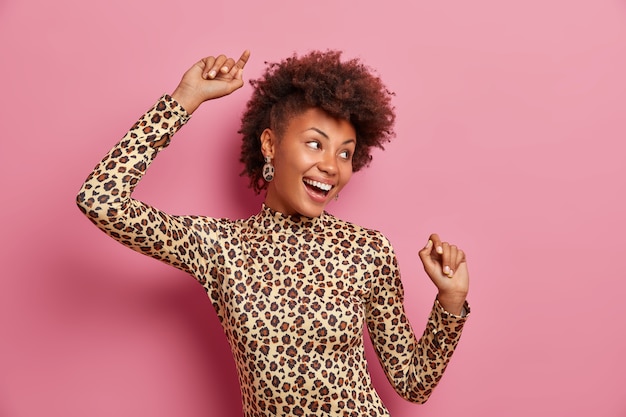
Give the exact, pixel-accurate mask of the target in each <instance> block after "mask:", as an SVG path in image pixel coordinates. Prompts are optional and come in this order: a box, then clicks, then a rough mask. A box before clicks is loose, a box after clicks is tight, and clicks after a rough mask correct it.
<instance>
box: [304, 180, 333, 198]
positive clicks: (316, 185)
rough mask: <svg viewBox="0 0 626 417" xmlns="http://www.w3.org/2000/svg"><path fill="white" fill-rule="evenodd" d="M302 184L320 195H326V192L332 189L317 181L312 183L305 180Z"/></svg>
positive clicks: (330, 186)
mask: <svg viewBox="0 0 626 417" xmlns="http://www.w3.org/2000/svg"><path fill="white" fill-rule="evenodd" d="M303 181H304V184H305V185H306V186H307V187H308V188H309V189H311V190H313V191H315V192H317V193H321V194H323V195H327V194H328V192H329V191H330V190H331V189H332V188H333V186H332V185H330V184H325V183H323V182H319V181H313V180H310V179H308V178H305V179H304V180H303Z"/></svg>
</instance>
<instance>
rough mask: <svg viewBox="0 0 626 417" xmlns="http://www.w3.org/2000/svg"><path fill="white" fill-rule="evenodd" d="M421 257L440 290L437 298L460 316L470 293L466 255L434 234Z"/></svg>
mask: <svg viewBox="0 0 626 417" xmlns="http://www.w3.org/2000/svg"><path fill="white" fill-rule="evenodd" d="M419 256H420V259H421V260H422V263H423V264H424V270H425V271H426V273H427V274H428V276H429V277H430V279H431V280H432V281H433V283H434V284H435V286H437V289H438V290H439V294H438V295H437V298H438V299H439V303H440V304H441V306H442V307H443V308H444V309H445V310H446V311H448V312H450V313H452V314H460V313H461V310H462V308H463V305H464V303H465V297H466V296H467V292H468V291H469V273H468V271H467V262H466V259H465V253H464V252H463V251H462V250H461V249H459V248H457V247H456V246H455V245H451V244H449V243H448V242H442V241H441V239H440V238H439V235H437V234H432V235H430V238H429V239H428V243H427V244H426V246H425V247H424V248H423V249H422V250H421V251H420V252H419Z"/></svg>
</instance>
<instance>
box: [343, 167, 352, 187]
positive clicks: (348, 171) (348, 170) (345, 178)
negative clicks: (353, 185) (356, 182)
mask: <svg viewBox="0 0 626 417" xmlns="http://www.w3.org/2000/svg"><path fill="white" fill-rule="evenodd" d="M350 178H352V165H348V166H346V168H345V169H344V170H342V172H341V182H342V183H343V185H346V184H347V183H348V182H350Z"/></svg>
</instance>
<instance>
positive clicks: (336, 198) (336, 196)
mask: <svg viewBox="0 0 626 417" xmlns="http://www.w3.org/2000/svg"><path fill="white" fill-rule="evenodd" d="M337 200H339V193H337V194H335V201H337Z"/></svg>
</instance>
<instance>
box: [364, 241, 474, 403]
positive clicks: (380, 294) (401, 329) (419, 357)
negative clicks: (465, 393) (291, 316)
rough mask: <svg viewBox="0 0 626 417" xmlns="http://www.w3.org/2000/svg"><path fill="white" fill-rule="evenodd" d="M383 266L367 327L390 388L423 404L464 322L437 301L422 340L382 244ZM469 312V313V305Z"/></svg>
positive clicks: (390, 252) (387, 249)
mask: <svg viewBox="0 0 626 417" xmlns="http://www.w3.org/2000/svg"><path fill="white" fill-rule="evenodd" d="M380 250H381V252H383V253H382V255H383V256H381V259H382V262H383V263H382V265H377V266H376V269H375V270H374V272H373V274H372V275H373V283H372V288H371V297H370V302H369V306H368V311H367V317H366V320H367V326H368V331H369V334H370V338H371V340H372V343H373V345H374V348H375V350H376V353H377V355H378V357H379V359H380V362H381V364H382V366H383V369H384V371H385V374H386V375H387V378H388V379H389V382H390V383H391V384H392V385H393V387H394V389H395V390H396V392H397V393H398V394H399V395H401V396H402V397H403V398H405V399H407V400H409V401H412V402H418V403H424V402H426V400H428V398H429V396H430V394H431V393H432V392H433V389H434V388H435V387H436V386H437V383H438V382H439V380H440V379H441V376H442V375H443V372H444V370H445V369H446V366H447V365H448V362H449V361H450V358H451V356H452V354H453V353H454V350H455V348H456V346H457V344H458V342H459V339H460V337H461V331H462V329H463V325H464V323H465V321H466V318H467V314H466V315H465V316H464V317H459V316H455V315H453V314H450V313H448V312H446V311H445V310H444V309H443V308H442V307H441V305H439V302H438V301H435V305H434V306H433V309H432V311H431V313H430V317H429V318H428V322H427V325H426V329H425V330H424V333H423V334H422V337H421V338H420V339H419V340H418V339H417V338H416V336H415V333H414V332H413V330H412V328H411V325H410V324H409V320H408V318H407V316H406V314H405V311H404V305H403V301H404V290H403V286H402V282H401V280H400V272H399V269H398V265H397V259H396V256H395V254H394V252H393V249H392V248H391V245H390V244H389V242H388V241H387V240H386V239H385V238H383V244H382V247H381V248H380ZM464 308H465V311H466V312H467V313H469V305H468V304H467V303H466V304H465V306H464Z"/></svg>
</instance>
